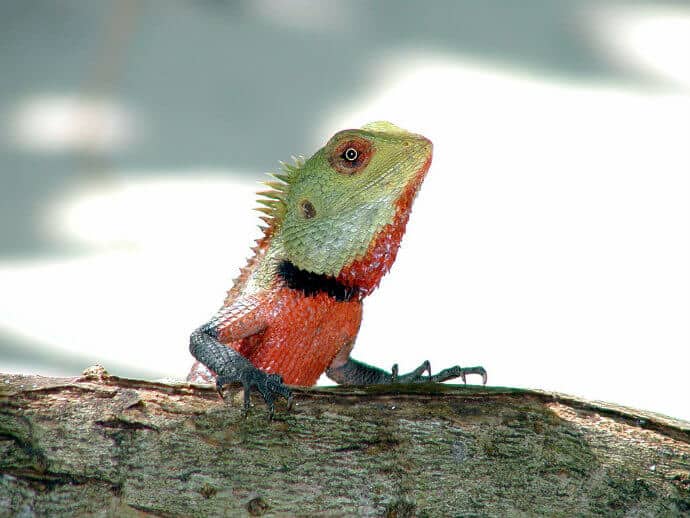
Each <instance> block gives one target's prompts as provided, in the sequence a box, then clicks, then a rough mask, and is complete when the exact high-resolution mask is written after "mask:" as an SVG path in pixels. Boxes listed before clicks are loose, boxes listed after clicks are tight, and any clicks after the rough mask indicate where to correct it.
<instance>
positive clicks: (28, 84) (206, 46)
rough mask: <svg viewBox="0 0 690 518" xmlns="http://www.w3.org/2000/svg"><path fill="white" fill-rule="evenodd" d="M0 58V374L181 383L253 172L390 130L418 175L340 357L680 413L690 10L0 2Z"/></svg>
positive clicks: (677, 6) (218, 294) (229, 254)
mask: <svg viewBox="0 0 690 518" xmlns="http://www.w3.org/2000/svg"><path fill="white" fill-rule="evenodd" d="M0 65H1V66H2V69H1V72H0V371H1V372H23V373H39V374H46V375H48V374H50V375H53V374H57V375H77V374H79V373H80V372H81V371H82V370H83V369H84V368H85V367H87V366H89V365H92V364H94V363H101V364H103V365H104V366H105V367H106V368H107V369H108V370H109V371H110V372H112V373H114V374H117V375H121V376H141V377H146V378H158V377H179V378H182V377H184V376H185V375H186V372H187V370H188V368H189V366H190V365H191V363H192V361H191V357H190V355H189V353H188V349H187V347H188V336H189V334H190V332H191V331H192V330H193V329H194V328H195V327H197V326H198V325H199V324H201V323H203V322H205V321H206V320H207V319H208V318H209V317H210V316H211V315H212V314H213V312H214V311H215V310H216V309H217V308H218V307H219V305H220V304H221V302H222V300H223V297H224V295H225V292H226V290H227V289H228V288H229V287H230V285H231V281H232V279H233V278H234V277H235V276H236V275H237V273H238V269H239V267H240V266H242V265H244V261H245V257H246V256H247V255H248V254H249V246H250V244H251V243H252V241H253V239H255V238H256V237H258V235H259V231H258V229H257V228H256V224H257V223H258V218H257V213H256V212H253V211H252V210H251V209H252V208H253V207H254V206H255V202H254V199H255V197H254V192H255V190H257V189H258V188H259V186H258V184H257V181H259V180H262V179H264V178H265V176H264V172H267V171H272V170H276V169H277V168H278V167H279V166H278V160H289V159H290V156H291V155H293V154H294V155H298V154H304V155H307V156H308V155H310V154H311V153H313V152H314V151H315V150H316V149H318V147H320V146H321V145H322V144H323V143H324V142H325V141H326V140H327V139H328V138H329V137H330V135H331V134H332V133H334V132H335V131H337V130H340V129H343V128H346V127H357V126H360V125H362V124H364V123H366V122H369V121H372V120H380V119H384V120H390V121H392V122H394V123H396V124H398V125H400V126H402V127H405V128H407V129H409V130H412V131H415V132H419V133H423V134H424V135H426V136H427V137H429V138H431V139H432V140H433V141H434V143H435V158H434V164H433V166H432V168H431V171H430V173H429V176H428V177H427V181H426V182H425V184H424V186H423V188H422V190H421V192H420V196H419V198H418V201H417V203H416V206H415V210H414V214H413V216H412V218H411V220H410V225H409V227H408V228H409V230H408V234H407V236H406V238H405V240H404V241H403V246H402V249H401V251H400V254H399V257H398V261H397V263H396V265H395V266H394V268H393V271H392V272H391V274H390V275H389V276H388V277H387V278H385V279H384V281H383V283H382V285H381V289H380V290H379V291H378V292H376V293H375V295H374V296H372V297H371V298H370V299H368V300H367V304H366V309H365V318H364V323H363V327H362V330H361V333H360V335H359V338H358V342H357V345H356V347H355V350H354V353H353V354H354V356H355V357H356V358H357V359H359V360H363V361H366V362H369V363H372V364H375V365H378V366H381V367H384V368H390V366H391V365H392V364H393V363H394V362H399V363H400V367H401V371H407V370H409V369H411V368H413V367H415V366H416V365H418V364H419V363H420V362H421V361H422V360H424V359H429V360H430V361H431V365H432V368H433V370H434V371H436V370H439V369H441V368H444V367H447V366H449V365H451V364H456V363H459V364H461V365H468V366H469V365H483V366H484V367H486V368H487V370H488V372H489V383H490V384H493V385H510V386H518V387H534V388H541V389H548V390H556V391H562V392H568V393H571V394H575V395H579V396H583V397H587V398H591V399H603V400H607V401H612V402H616V403H619V404H624V405H630V406H635V407H640V408H644V409H649V410H653V411H657V412H662V413H666V414H670V415H672V416H675V417H680V418H685V419H689V418H690V402H689V401H690V398H689V396H690V376H689V370H690V369H689V366H690V2H687V1H685V2H680V1H667V0H654V1H624V0H622V1H610V2H602V1H600V0H596V1H586V0H585V1H582V0H578V1H553V0H531V1H522V2H519V3H517V2H509V1H497V0H486V1H483V2H462V1H435V2H405V1H400V0H388V1H377V2H364V1H338V0H321V1H308V0H251V1H250V0H247V1H222V0H199V1H176V0H170V1H167V2H156V1H131V0H120V1H118V2H105V1H92V2H83V1H76V0H75V1H67V0H65V1H62V2H52V1H37V0H32V1H25V2H2V3H1V4H0ZM472 381H474V382H478V380H472ZM327 382H328V381H327V380H326V379H325V378H322V381H321V383H327Z"/></svg>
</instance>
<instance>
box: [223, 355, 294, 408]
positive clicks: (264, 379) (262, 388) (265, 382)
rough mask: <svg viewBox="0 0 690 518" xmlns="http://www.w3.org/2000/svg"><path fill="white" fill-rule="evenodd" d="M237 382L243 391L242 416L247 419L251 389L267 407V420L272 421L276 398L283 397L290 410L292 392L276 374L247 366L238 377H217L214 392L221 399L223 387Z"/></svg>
mask: <svg viewBox="0 0 690 518" xmlns="http://www.w3.org/2000/svg"><path fill="white" fill-rule="evenodd" d="M237 381H239V382H240V383H242V387H243V389H244V416H245V417H247V413H248V412H249V407H250V403H251V401H250V398H249V393H250V392H251V389H252V387H255V388H256V389H257V390H258V391H259V394H261V396H262V397H263V398H264V401H265V402H266V405H267V406H268V420H269V421H271V420H272V419H273V415H274V412H275V404H274V403H275V400H276V397H277V396H283V397H284V398H285V399H287V409H288V410H290V409H291V408H292V391H291V390H290V389H289V388H288V386H287V385H285V384H284V383H283V378H281V377H280V376H279V375H277V374H266V373H265V372H263V371H261V370H259V369H257V368H256V367H251V366H247V367H246V368H244V369H243V370H242V371H241V372H240V373H239V376H223V375H219V376H218V377H217V378H216V390H218V394H219V395H220V397H221V398H223V399H225V398H224V397H223V386H224V385H227V384H228V383H235V382H237Z"/></svg>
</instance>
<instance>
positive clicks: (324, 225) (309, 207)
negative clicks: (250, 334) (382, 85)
mask: <svg viewBox="0 0 690 518" xmlns="http://www.w3.org/2000/svg"><path fill="white" fill-rule="evenodd" d="M431 156H432V144H431V142H430V141H429V140H428V139H426V138H425V137H423V136H421V135H417V134H414V133H410V132H408V131H406V130H403V129H401V128H398V127H397V126H395V125H393V124H391V123H389V122H374V123H370V124H367V125H366V126H363V127H362V128H361V129H348V130H344V131H340V132H338V133H336V134H335V135H334V136H333V137H331V139H330V140H329V141H328V142H327V143H326V145H325V146H324V147H322V148H321V149H319V150H318V151H317V152H316V153H315V154H314V155H313V156H312V157H310V158H309V159H307V160H306V161H304V162H302V163H299V162H298V164H297V165H296V166H287V167H286V173H287V174H286V175H275V176H277V177H278V178H279V179H280V180H282V181H283V182H284V183H283V184H277V183H276V182H271V183H269V185H271V187H273V189H274V190H273V191H269V192H267V193H263V194H264V195H265V196H268V197H269V198H273V199H270V200H268V202H267V204H268V205H269V206H270V207H271V208H270V210H271V211H272V212H273V214H272V215H273V216H274V219H275V220H276V221H275V223H276V225H275V228H274V229H273V230H274V234H273V238H274V240H276V241H277V243H276V244H277V245H278V247H279V249H280V250H281V255H283V257H282V259H286V260H289V261H290V262H292V263H293V264H294V265H295V266H297V267H298V268H300V269H302V270H306V271H309V272H313V273H316V274H324V275H328V276H332V277H337V278H338V279H339V280H340V281H342V282H343V283H345V284H347V285H349V286H356V287H359V288H362V289H363V290H364V291H365V292H368V291H370V290H371V289H373V288H374V287H375V286H376V285H377V284H378V281H379V280H380V278H381V276H383V275H384V274H385V273H386V271H388V268H390V266H391V264H392V263H393V260H394V259H395V255H396V253H397V249H398V245H399V242H400V238H401V237H402V234H403V232H404V228H405V224H406V223H407V218H408V216H409V212H410V209H411V205H412V201H413V200H414V197H415V195H416V193H417V190H418V189H419V186H420V185H421V183H422V180H423V179H424V176H425V174H426V172H427V170H428V168H429V165H430V164H431Z"/></svg>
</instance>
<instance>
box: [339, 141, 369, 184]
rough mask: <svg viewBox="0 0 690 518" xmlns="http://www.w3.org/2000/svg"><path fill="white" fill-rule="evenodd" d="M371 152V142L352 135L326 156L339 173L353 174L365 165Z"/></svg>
mask: <svg viewBox="0 0 690 518" xmlns="http://www.w3.org/2000/svg"><path fill="white" fill-rule="evenodd" d="M373 154H374V147H373V146H372V145H371V142H369V141H368V140H367V139H364V138H361V137H353V138H350V139H348V140H345V141H344V142H341V143H340V144H338V145H336V146H335V148H334V149H333V151H332V152H331V153H330V155H329V157H328V162H329V163H330V164H331V166H332V167H333V168H334V169H335V170H336V171H338V172H339V173H341V174H346V175H353V174H355V173H358V172H360V171H361V170H362V169H364V168H365V167H366V166H367V164H368V163H369V160H371V156H372V155H373Z"/></svg>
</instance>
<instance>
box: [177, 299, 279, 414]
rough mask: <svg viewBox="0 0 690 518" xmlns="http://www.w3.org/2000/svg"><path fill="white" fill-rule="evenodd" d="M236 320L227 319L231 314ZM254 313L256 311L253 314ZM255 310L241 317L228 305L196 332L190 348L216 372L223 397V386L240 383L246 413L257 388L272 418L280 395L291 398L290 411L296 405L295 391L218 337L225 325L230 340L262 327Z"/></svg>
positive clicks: (235, 339) (218, 386) (275, 375)
mask: <svg viewBox="0 0 690 518" xmlns="http://www.w3.org/2000/svg"><path fill="white" fill-rule="evenodd" d="M233 313H235V314H234V318H233V319H226V318H225V316H226V315H228V314H233ZM252 313H254V314H252ZM262 326H263V323H262V322H260V321H259V320H258V319H257V318H256V316H255V312H251V311H250V312H247V313H245V314H243V315H242V317H241V318H237V314H236V312H233V311H231V309H228V308H224V309H223V310H221V312H220V313H219V315H218V316H217V317H216V318H215V319H214V320H212V321H211V322H209V323H207V324H205V325H203V326H201V327H200V328H199V329H197V330H196V331H194V332H193V333H192V335H191V337H190V340H189V351H190V352H191V353H192V356H194V357H195V358H196V359H197V360H199V361H200V362H201V363H202V364H204V365H205V366H206V367H208V368H209V369H210V370H211V371H213V372H214V373H215V374H216V389H217V390H218V394H220V396H221V397H223V386H225V385H227V384H228V383H236V382H239V383H241V384H242V387H243V388H244V412H245V416H246V414H247V412H248V410H249V406H250V392H251V389H252V388H256V389H257V390H258V391H259V393H260V394H261V396H262V397H263V399H264V401H265V402H266V405H268V418H269V420H270V419H273V414H274V411H275V404H274V402H275V398H276V396H283V397H285V398H286V399H287V401H288V410H289V409H290V408H291V407H292V392H291V391H290V389H289V388H288V387H287V385H285V384H284V383H283V379H282V378H281V377H280V376H279V375H277V374H268V373H266V372H264V371H262V370H260V369H259V368H257V367H256V366H254V365H253V364H252V363H251V362H250V361H249V360H248V359H247V358H245V357H244V356H242V355H241V354H240V353H238V352H237V351H236V350H235V349H233V348H232V347H228V346H227V345H225V344H223V343H221V342H220V341H219V340H218V334H219V328H220V327H223V331H224V337H225V336H226V335H228V334H229V336H230V337H231V339H230V341H237V340H240V339H241V338H244V337H246V336H250V335H252V334H255V333H256V332H259V331H260V330H261V329H262Z"/></svg>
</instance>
